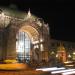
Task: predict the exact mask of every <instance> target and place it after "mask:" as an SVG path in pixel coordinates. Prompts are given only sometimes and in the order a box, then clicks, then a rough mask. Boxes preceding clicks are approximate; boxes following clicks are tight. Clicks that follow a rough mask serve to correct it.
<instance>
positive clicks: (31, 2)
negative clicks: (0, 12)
mask: <svg viewBox="0 0 75 75" xmlns="http://www.w3.org/2000/svg"><path fill="white" fill-rule="evenodd" d="M11 4H15V5H16V6H17V8H18V10H21V11H28V9H29V8H30V10H31V13H33V14H34V15H36V16H38V17H41V18H43V19H44V21H45V22H46V23H48V24H49V26H50V34H51V38H53V39H58V40H66V41H74V42H75V12H74V10H75V8H74V2H72V0H68V1H67V0H9V1H8V0H0V5H2V6H10V5H11Z"/></svg>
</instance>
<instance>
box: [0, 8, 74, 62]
mask: <svg viewBox="0 0 75 75" xmlns="http://www.w3.org/2000/svg"><path fill="white" fill-rule="evenodd" d="M49 32H50V31H49V26H48V24H45V22H44V21H43V19H41V18H38V17H36V16H34V15H32V14H31V13H30V10H29V11H28V13H24V12H18V11H13V10H8V9H3V10H0V60H4V59H17V60H19V61H26V62H28V61H37V62H38V63H39V62H41V61H46V62H50V61H49V60H50V58H51V56H52V57H55V58H57V59H59V60H61V58H62V62H65V61H67V60H75V43H71V42H66V41H59V40H53V39H50V33H49ZM60 42H62V46H60ZM53 61H54V60H53Z"/></svg>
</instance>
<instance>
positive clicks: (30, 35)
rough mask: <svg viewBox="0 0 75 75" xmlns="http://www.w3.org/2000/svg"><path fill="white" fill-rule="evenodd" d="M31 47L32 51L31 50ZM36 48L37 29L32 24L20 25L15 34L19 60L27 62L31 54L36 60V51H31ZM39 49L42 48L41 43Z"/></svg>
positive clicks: (37, 41) (37, 42)
mask: <svg viewBox="0 0 75 75" xmlns="http://www.w3.org/2000/svg"><path fill="white" fill-rule="evenodd" d="M32 45H34V46H32ZM32 47H33V49H34V51H33V50H32ZM36 48H37V49H38V50H39V33H38V31H37V30H36V29H35V28H33V27H32V26H28V25H27V26H23V27H21V28H20V29H19V31H18V33H17V34H16V52H17V59H18V60H19V61H20V62H24V61H25V62H29V61H30V59H31V57H32V54H33V57H35V58H34V59H36V60H37V59H39V58H38V55H37V53H32V52H36V51H35V50H36ZM41 49H43V45H42V46H41ZM35 54H36V55H35ZM34 55H35V56H34Z"/></svg>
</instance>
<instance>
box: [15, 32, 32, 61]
mask: <svg viewBox="0 0 75 75" xmlns="http://www.w3.org/2000/svg"><path fill="white" fill-rule="evenodd" d="M16 39H17V41H16V52H17V58H18V60H20V61H23V60H30V44H31V41H30V38H29V36H28V34H27V33H26V32H19V33H18V34H17V36H16Z"/></svg>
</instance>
